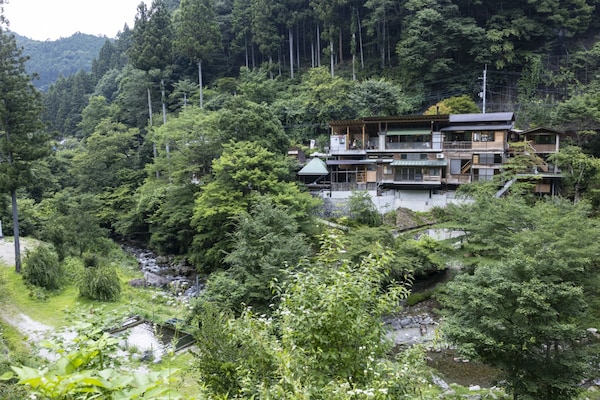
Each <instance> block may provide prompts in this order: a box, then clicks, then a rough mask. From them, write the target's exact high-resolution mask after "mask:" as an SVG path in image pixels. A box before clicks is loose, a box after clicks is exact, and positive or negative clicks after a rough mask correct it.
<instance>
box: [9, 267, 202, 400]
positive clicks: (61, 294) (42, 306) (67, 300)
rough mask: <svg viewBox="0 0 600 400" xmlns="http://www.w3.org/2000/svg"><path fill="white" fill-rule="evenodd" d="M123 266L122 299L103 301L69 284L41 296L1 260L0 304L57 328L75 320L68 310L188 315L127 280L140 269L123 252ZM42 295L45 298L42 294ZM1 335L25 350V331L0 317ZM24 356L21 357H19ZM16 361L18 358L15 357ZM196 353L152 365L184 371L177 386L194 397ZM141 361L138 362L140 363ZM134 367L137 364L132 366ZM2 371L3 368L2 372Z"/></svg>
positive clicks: (164, 317)
mask: <svg viewBox="0 0 600 400" xmlns="http://www.w3.org/2000/svg"><path fill="white" fill-rule="evenodd" d="M120 264H121V266H122V268H121V269H120V277H121V281H122V289H123V292H122V296H121V299H120V301H118V302H114V303H102V302H97V301H91V300H87V299H83V298H81V297H79V295H78V291H77V288H76V287H75V286H74V285H69V286H67V287H66V288H64V289H62V290H60V291H57V292H52V293H49V294H47V296H38V294H39V293H42V292H40V291H39V290H34V289H31V288H30V287H28V285H26V284H25V282H24V280H23V279H22V276H21V275H20V274H17V273H16V272H15V271H14V266H12V265H7V264H6V263H2V262H0V288H1V289H0V307H2V310H3V312H2V313H3V315H6V314H7V313H10V314H12V315H15V314H17V313H23V314H25V315H27V316H29V317H30V318H32V319H33V320H35V321H37V322H41V323H43V324H46V325H50V326H52V327H55V328H60V327H64V326H68V325H70V324H71V323H72V321H70V319H71V318H72V316H71V314H69V313H66V312H65V311H66V310H70V311H76V310H79V311H77V312H75V315H82V314H83V315H90V314H92V313H94V310H98V311H100V310H102V313H109V314H110V313H116V314H118V315H124V314H140V315H142V316H144V317H146V318H152V319H154V320H156V321H165V320H167V319H169V318H173V317H177V318H184V317H185V308H184V307H182V306H178V304H177V303H176V302H174V301H172V299H171V298H169V297H168V296H163V295H161V294H160V292H158V291H154V290H150V289H136V288H132V287H131V286H129V284H128V283H127V282H129V281H130V280H131V279H134V278H140V277H141V275H142V274H141V272H140V271H138V270H137V263H136V262H135V260H133V261H132V260H127V259H126V257H125V256H124V259H123V260H122V263H120ZM40 297H43V298H40ZM0 335H1V337H2V339H4V341H5V343H6V345H7V346H8V347H9V348H10V350H11V353H12V354H20V355H22V354H25V353H26V352H27V349H26V347H25V346H24V344H25V342H24V341H23V335H22V334H21V333H20V332H19V331H18V330H17V329H15V328H14V327H12V326H10V325H7V324H4V323H3V321H2V319H1V318H0ZM20 358H21V357H19V359H20ZM15 361H16V362H17V363H18V362H19V361H18V360H15ZM192 362H193V356H192V355H191V354H190V353H189V352H184V353H181V354H177V355H176V356H174V357H173V358H172V359H165V360H164V361H163V362H162V363H159V364H155V365H154V364H152V365H149V367H150V368H152V369H156V370H160V369H164V368H175V369H178V370H180V371H181V373H180V382H178V387H177V390H178V391H179V392H180V393H181V394H182V395H183V397H184V398H190V399H191V398H193V397H194V396H195V395H196V394H197V392H198V384H197V379H196V378H195V377H194V374H193V373H189V372H187V371H188V370H189V366H190V364H191V363H192ZM138 364H139V363H138ZM133 367H134V368H135V365H134V366H133ZM0 373H1V372H0Z"/></svg>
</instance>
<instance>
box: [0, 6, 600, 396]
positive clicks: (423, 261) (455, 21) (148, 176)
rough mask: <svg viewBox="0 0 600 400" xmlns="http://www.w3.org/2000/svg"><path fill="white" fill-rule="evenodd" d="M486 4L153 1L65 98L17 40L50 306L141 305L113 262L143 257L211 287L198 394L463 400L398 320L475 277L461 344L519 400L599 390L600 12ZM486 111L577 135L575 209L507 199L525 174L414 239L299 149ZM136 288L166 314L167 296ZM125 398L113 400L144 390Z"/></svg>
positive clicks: (8, 163)
mask: <svg viewBox="0 0 600 400" xmlns="http://www.w3.org/2000/svg"><path fill="white" fill-rule="evenodd" d="M475 3H476V4H474V2H472V1H462V0H444V1H438V0H399V1H390V0H366V1H362V2H361V1H354V2H350V1H345V0H340V1H335V2H332V1H329V0H285V1H281V2H274V1H268V0H181V1H180V2H178V1H170V2H166V1H164V0H154V1H153V2H152V4H151V5H149V6H148V5H145V4H143V3H141V4H140V6H138V9H137V15H136V20H135V24H134V26H133V27H131V28H126V29H124V31H123V32H121V33H120V35H119V37H117V38H116V39H115V40H105V41H104V42H103V44H102V47H101V48H100V50H99V51H98V53H97V54H96V56H95V59H94V61H93V63H92V66H91V69H90V70H89V71H85V70H79V71H78V72H77V73H75V74H71V75H68V76H64V77H61V78H59V79H58V80H57V81H56V83H54V84H53V85H51V86H50V87H49V88H48V90H47V91H45V92H44V93H38V92H37V91H35V90H32V88H31V87H30V85H29V84H28V81H27V76H26V74H25V71H24V65H23V64H22V63H23V60H22V58H21V54H20V53H19V52H18V50H17V49H16V47H15V46H14V45H15V43H14V42H13V41H12V39H11V37H10V36H9V35H7V34H6V32H5V31H0V39H1V40H2V42H1V43H0V44H2V46H0V72H6V73H5V74H0V79H5V80H4V81H2V82H0V83H2V84H3V85H4V86H3V87H4V88H6V90H3V91H0V105H2V106H3V107H0V117H1V118H0V131H1V132H3V133H5V134H3V135H0V167H1V168H2V172H3V173H2V174H0V188H2V193H3V195H2V196H0V206H1V207H0V218H1V220H2V221H3V222H4V224H5V225H6V226H8V225H10V224H12V223H13V222H15V224H13V226H17V227H19V229H15V230H14V232H15V234H14V238H15V240H17V241H18V233H20V234H21V235H24V236H30V237H33V238H36V239H38V240H39V241H41V243H43V245H42V246H40V248H39V250H37V251H36V252H34V253H33V255H32V256H31V258H29V257H28V260H27V261H26V262H25V266H24V274H23V276H24V277H25V281H26V282H27V285H28V287H30V288H32V289H31V295H30V297H31V298H32V299H33V300H32V301H36V300H38V299H39V300H40V301H41V302H43V301H46V300H47V299H48V298H52V297H53V296H56V294H57V293H63V294H64V293H65V291H67V290H66V289H64V288H69V290H71V292H69V293H71V294H72V293H73V290H72V289H73V288H75V287H76V288H77V290H78V291H77V296H79V297H81V298H82V299H84V301H85V302H86V304H93V305H96V304H98V303H96V302H104V301H113V302H117V301H120V299H121V296H122V291H121V288H122V286H121V284H122V283H124V282H126V280H125V278H124V277H123V276H127V277H129V276H130V275H131V273H132V272H131V270H124V269H123V268H122V265H121V264H122V260H121V259H119V258H117V257H115V253H116V250H115V245H114V243H115V242H116V243H135V245H136V246H139V247H142V248H145V249H152V250H153V251H155V252H156V253H157V254H159V255H161V256H169V257H171V258H170V259H171V260H176V261H177V263H179V264H180V265H184V266H186V267H190V269H192V270H193V271H195V272H197V273H198V274H199V275H198V279H199V280H200V281H202V282H203V284H204V286H203V291H202V294H201V295H200V296H199V298H198V299H195V300H194V301H193V302H192V303H191V304H185V305H184V306H182V309H184V311H182V313H183V312H185V313H186V315H185V318H186V321H184V322H185V323H186V324H187V328H189V329H190V330H193V332H194V334H195V335H196V336H197V338H198V339H199V340H202V341H203V342H202V343H203V344H204V345H205V346H204V347H202V349H201V351H200V352H199V353H198V354H195V355H194V364H193V365H194V368H193V372H194V374H195V375H193V377H194V379H197V380H198V381H199V382H200V383H199V388H198V393H200V395H199V398H230V397H236V398H272V399H277V398H282V399H283V398H285V399H288V398H289V399H304V398H317V399H319V398H322V399H330V398H339V399H357V398H358V399H365V398H373V397H374V398H379V399H389V398H393V399H397V398H398V399H399V398H407V399H410V398H417V397H418V396H421V397H422V398H456V397H455V396H454V393H452V394H448V397H440V396H443V395H442V394H440V393H439V391H440V390H439V389H438V388H437V387H436V386H435V385H434V384H433V383H432V380H433V379H432V377H431V372H430V371H429V370H428V369H427V367H426V365H425V357H424V354H423V352H422V350H421V349H419V348H414V349H412V350H411V351H400V352H398V353H394V352H392V349H391V345H390V344H389V343H388V342H386V341H384V340H383V339H384V336H385V334H386V331H385V329H384V327H383V322H382V317H383V316H384V315H389V314H390V313H393V312H395V311H396V310H397V307H398V305H399V304H400V301H401V300H403V301H404V300H406V298H407V297H408V296H409V293H410V289H411V284H412V283H413V281H414V280H416V279H419V278H424V277H427V276H429V275H430V274H435V273H437V272H439V271H440V270H445V269H446V268H447V267H448V266H454V267H457V269H459V270H460V272H464V273H463V274H460V275H461V276H462V277H461V278H458V279H457V280H456V281H454V282H453V283H451V284H448V285H447V287H446V288H444V289H443V290H441V291H440V293H439V294H438V296H439V297H438V299H439V301H440V302H441V303H442V304H443V305H444V307H445V311H447V312H448V318H447V322H448V324H447V325H446V329H447V330H446V331H445V332H444V335H445V336H444V338H443V339H444V340H452V342H453V343H454V344H459V345H462V346H463V347H464V349H463V350H464V351H465V354H467V355H468V356H473V357H474V358H478V359H480V360H483V361H485V362H487V363H489V364H491V365H494V366H495V367H497V368H499V370H501V371H502V372H503V373H504V375H503V378H505V379H503V380H502V382H504V383H505V386H504V388H505V389H506V391H507V392H508V393H513V394H514V397H513V398H515V399H516V398H534V399H550V398H556V399H563V398H564V399H568V398H575V397H576V396H578V395H579V394H580V391H581V386H580V383H581V380H582V378H585V379H588V378H589V380H587V381H586V382H589V381H593V379H594V378H595V377H596V376H597V374H599V373H600V372H598V368H597V363H595V362H594V361H593V360H597V356H598V354H597V353H598V352H597V349H596V346H595V345H596V344H597V339H598V336H597V335H596V334H597V332H598V331H597V328H596V327H598V326H600V315H599V314H598V310H600V308H598V307H597V304H598V300H597V299H598V298H599V297H598V296H599V294H598V285H597V284H596V282H598V281H599V279H598V265H600V260H598V257H597V254H599V250H598V243H600V229H599V228H598V223H597V221H598V220H597V218H598V215H600V196H599V195H598V194H599V193H600V161H599V159H598V158H597V157H598V156H600V141H599V140H598V139H597V137H598V130H599V129H600V79H599V78H600V76H599V75H598V73H599V72H600V42H597V41H596V39H597V37H598V34H599V33H600V25H598V21H599V20H600V19H599V18H598V16H600V0H587V1H586V0H543V1H542V0H540V1H537V0H532V1H527V2H523V1H517V0H512V1H510V0H507V1H502V2H497V1H491V0H489V1H488V0H480V1H478V2H475ZM1 4H3V0H0V5H1ZM484 71H485V80H484V79H483V78H484ZM484 82H485V83H486V86H485V88H484V87H483V84H484ZM23 94H27V96H24V95H23ZM483 94H485V96H486V97H485V100H486V107H487V111H514V112H515V113H516V116H517V126H516V127H517V128H520V129H527V128H530V127H536V126H545V127H548V128H552V129H556V130H564V131H568V132H569V138H570V139H569V140H570V141H569V142H568V143H560V145H561V151H560V152H559V153H557V154H555V155H553V156H552V157H554V159H553V160H552V162H553V163H555V164H556V165H557V166H559V167H560V168H561V170H562V172H563V175H562V177H561V178H562V180H561V189H562V192H561V193H553V195H554V196H553V197H552V198H549V199H543V198H539V197H535V196H533V195H531V193H532V191H531V186H532V182H530V181H526V182H525V181H524V182H517V183H516V184H514V185H513V186H511V188H510V191H509V193H508V195H507V197H506V198H496V197H494V196H493V194H494V193H496V192H497V191H498V188H499V187H501V186H502V185H503V184H504V183H505V182H506V181H510V180H511V179H512V178H514V177H515V176H516V174H517V172H516V171H517V170H518V167H519V162H522V160H520V159H519V158H518V157H514V159H513V160H510V161H511V163H506V164H507V165H509V167H507V168H506V169H505V170H503V171H502V174H499V175H494V176H493V177H492V178H493V179H492V180H490V181H488V182H482V183H477V184H473V185H465V187H462V189H461V190H462V192H460V193H459V195H461V194H465V195H468V196H469V197H470V199H471V200H472V202H465V204H458V205H456V206H452V207H449V208H448V209H434V210H433V211H432V212H431V213H429V215H427V216H423V215H414V216H413V217H412V218H414V221H413V222H414V224H412V225H419V224H426V223H427V224H430V223H443V225H441V227H442V228H446V229H454V230H456V232H460V233H461V234H464V235H463V238H462V239H460V240H459V241H458V240H457V241H453V242H450V243H446V242H441V241H435V240H433V239H429V238H417V237H416V236H415V234H414V233H413V232H411V233H409V234H407V235H398V226H399V225H401V224H403V223H404V222H406V221H398V218H399V216H400V215H408V214H407V213H402V212H390V213H387V214H385V215H380V214H379V213H378V212H377V210H376V208H375V207H374V205H373V204H372V202H371V198H370V197H369V196H368V194H366V195H365V193H361V192H356V193H354V194H353V195H352V196H351V197H350V198H349V199H348V210H347V215H335V216H334V218H333V219H334V221H326V222H324V221H323V220H321V219H319V218H317V217H316V216H317V215H318V210H319V208H320V206H321V200H320V199H319V198H315V197H313V196H311V195H310V194H309V193H308V192H307V191H306V190H305V188H304V187H303V186H302V185H300V184H299V183H298V182H297V179H296V178H297V177H296V173H297V171H298V169H299V167H300V165H299V163H298V160H296V159H294V158H292V157H290V156H289V155H288V150H289V149H290V148H294V149H298V150H304V151H305V152H306V153H309V152H312V151H315V150H316V151H325V150H326V147H327V146H328V145H329V130H328V122H329V121H332V120H340V119H348V120H351V119H357V118H361V117H369V116H382V115H388V116H389V115H404V114H423V112H424V111H425V110H427V109H431V110H436V109H440V110H443V112H444V113H446V112H448V113H460V112H465V110H473V109H474V108H477V105H479V106H482V105H483V104H482V102H483V98H482V97H481V96H482V95H483ZM448 99H451V100H452V101H446V102H443V101H444V100H448ZM5 105H6V107H4V106H5ZM432 106H433V107H432ZM430 107H432V108H430ZM40 122H44V126H45V129H42V128H41V126H42V124H40ZM38 128H39V129H38ZM565 136H566V135H565ZM313 141H314V142H313ZM311 142H312V143H314V144H315V146H316V147H315V148H309V144H311ZM515 165H516V167H514V168H510V166H515ZM511 174H512V175H511ZM533 179H534V178H532V180H533ZM546 200H547V201H546ZM17 204H18V210H17ZM330 225H332V226H336V227H342V228H343V230H335V229H330ZM567 228H568V229H567ZM17 243H18V242H17ZM575 244H576V245H575ZM16 248H18V244H17V246H16ZM36 261H38V262H36ZM16 263H17V264H18V261H16ZM179 264H178V265H179ZM36 268H38V269H37V270H36ZM36 271H37V272H36ZM40 271H43V273H42V272H40ZM50 272H51V273H50ZM40 277H41V278H45V279H46V280H45V281H40V280H39V279H38V278H40ZM139 279H140V280H141V281H142V286H144V285H146V283H147V282H146V283H144V282H145V281H144V280H143V279H142V278H139ZM127 282H132V281H131V280H130V281H127ZM138 283H139V282H138ZM2 284H3V282H2V280H0V285H2ZM127 287H128V288H129V286H127ZM129 289H130V290H131V291H126V290H123V293H124V292H127V293H129V294H128V295H129V296H132V295H131V293H135V296H141V297H140V298H143V299H146V300H144V301H142V302H145V303H148V304H144V305H141V306H139V307H141V308H142V309H143V307H144V306H145V307H152V310H151V311H150V310H149V309H148V308H146V309H145V310H144V311H145V312H146V314H148V315H152V316H154V305H155V304H154V303H155V301H156V302H158V301H160V298H162V297H160V296H154V295H152V296H151V295H148V294H147V293H148V292H146V291H145V290H149V289H147V288H142V289H139V288H135V290H138V289H139V292H137V291H134V289H133V288H129ZM61 290H63V291H62V292H61ZM171 290H172V291H173V292H177V291H178V290H179V287H174V288H171ZM0 292H1V291H0ZM140 293H142V294H140ZM473 293H476V294H477V296H473V295H472V294H473ZM421 296H422V297H421V299H422V298H423V297H426V296H425V295H424V294H421ZM79 297H78V298H79ZM157 298H158V300H156V299H157ZM482 298H483V299H485V301H482V300H481V299H482ZM127 301H128V302H130V303H125V306H126V307H132V304H133V300H131V297H128V298H127ZM169 301H170V300H169ZM414 301H417V300H414ZM87 302H91V303H87ZM463 302H464V303H463ZM173 304H174V303H168V304H167V306H169V307H173ZM190 305H191V306H190ZM463 305H464V307H461V306H463ZM136 307H138V305H137V304H136ZM98 319H100V318H98ZM590 327H591V330H589V329H590ZM586 329H587V330H586ZM594 329H596V330H594ZM465 332H467V333H469V334H468V335H466V334H464V333H465ZM595 335H596V336H595ZM86 343H90V342H86ZM590 343H591V345H589V346H588V344H590ZM85 345H86V344H85V343H84V344H82V348H83V347H84V346H85ZM94 345H95V344H94V343H92V344H91V345H90V346H94ZM79 350H81V349H79ZM84 350H85V348H84ZM396 350H397V349H396ZM77 354H79V353H77ZM94 354H98V352H96V353H94ZM588 361H590V362H588ZM86 362H89V363H91V364H89V365H91V367H90V368H91V369H90V371H87V372H89V373H90V374H92V373H95V372H97V370H98V369H99V367H98V365H100V364H98V361H93V360H92V361H90V360H87V361H86ZM5 364H6V365H4V364H1V365H0V366H2V367H5V368H4V369H2V370H1V371H0V372H4V370H8V369H9V368H8V366H7V365H8V364H10V363H8V364H7V363H5ZM60 365H62V364H60ZM60 365H59V366H60ZM86 365H87V364H86ZM540 371H541V372H540ZM45 372H47V370H44V369H39V370H37V369H36V373H40V374H43V373H45ZM62 372H65V371H62ZM67 372H69V371H67ZM70 372H73V371H70ZM101 372H102V371H101ZM128 372H129V373H130V372H131V371H128ZM52 373H54V372H52ZM126 373H127V372H125V374H126ZM94 376H95V375H94ZM55 377H56V376H55ZM7 379H8V378H7ZM61 379H62V378H61ZM41 381H42V382H47V380H46V379H41ZM66 381H68V379H66V380H63V382H66ZM90 382H92V383H90ZM97 382H99V381H98V380H97V379H95V380H92V379H89V380H86V379H83V381H82V382H79V384H81V385H82V387H84V386H85V385H87V384H90V385H94V384H96V383H97ZM12 383H14V381H12ZM151 383H152V382H151ZM13 386H14V385H7V388H8V389H7V390H12V389H13ZM108 386H109V385H105V387H94V390H95V391H96V392H95V393H107V391H109V390H113V389H114V390H115V391H118V390H124V389H122V388H116V389H115V388H114V387H108ZM0 389H2V386H0ZM87 389H89V387H84V388H83V389H82V393H88V392H86V391H85V390H87ZM36 390H39V391H41V389H40V388H38V389H36ZM36 393H40V392H36ZM89 393H91V391H90V392H89ZM198 393H194V394H198ZM444 393H446V392H444ZM486 395H487V396H488V397H482V398H498V397H497V396H498V395H496V394H495V393H493V392H491V391H490V392H489V393H488V394H486ZM82 396H85V395H82ZM90 396H91V395H90ZM427 396H430V397H427ZM15 398H19V397H18V394H17V396H15ZM41 398H68V397H51V395H48V396H46V397H41ZM82 398H86V397H82ZM190 398H192V397H190Z"/></svg>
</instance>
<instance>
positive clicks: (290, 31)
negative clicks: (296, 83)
mask: <svg viewBox="0 0 600 400" xmlns="http://www.w3.org/2000/svg"><path fill="white" fill-rule="evenodd" d="M288 37H289V39H290V78H291V79H294V34H293V33H292V27H291V26H290V27H289V28H288Z"/></svg>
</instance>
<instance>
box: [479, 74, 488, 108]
mask: <svg viewBox="0 0 600 400" xmlns="http://www.w3.org/2000/svg"><path fill="white" fill-rule="evenodd" d="M482 86H483V87H482V91H481V92H479V97H481V98H482V100H483V104H482V106H481V112H482V113H484V114H485V100H486V97H487V96H486V91H487V64H485V67H484V69H483V85H482Z"/></svg>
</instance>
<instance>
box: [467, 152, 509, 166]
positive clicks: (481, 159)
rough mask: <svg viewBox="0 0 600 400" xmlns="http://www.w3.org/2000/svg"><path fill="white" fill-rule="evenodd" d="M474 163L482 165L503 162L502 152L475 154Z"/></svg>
mask: <svg viewBox="0 0 600 400" xmlns="http://www.w3.org/2000/svg"><path fill="white" fill-rule="evenodd" d="M473 164H481V165H492V164H502V154H493V153H482V154H473Z"/></svg>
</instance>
